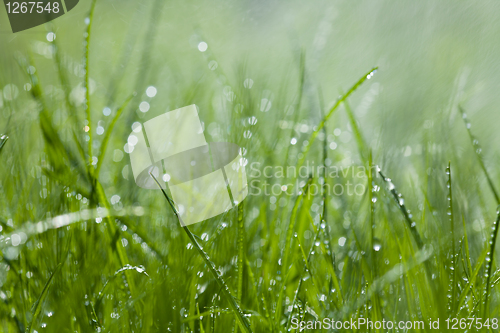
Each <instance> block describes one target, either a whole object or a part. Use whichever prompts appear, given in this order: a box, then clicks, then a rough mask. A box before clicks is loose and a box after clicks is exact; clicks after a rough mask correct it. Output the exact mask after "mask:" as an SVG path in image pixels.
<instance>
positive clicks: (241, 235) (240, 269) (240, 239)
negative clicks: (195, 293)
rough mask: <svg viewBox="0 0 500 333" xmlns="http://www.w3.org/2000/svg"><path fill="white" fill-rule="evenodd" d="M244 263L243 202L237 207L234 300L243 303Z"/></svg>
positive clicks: (236, 329)
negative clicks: (236, 261) (236, 266)
mask: <svg viewBox="0 0 500 333" xmlns="http://www.w3.org/2000/svg"><path fill="white" fill-rule="evenodd" d="M244 263H245V221H244V219H243V202H240V204H239V205H238V268H237V270H238V291H237V293H236V298H237V299H238V300H239V302H240V304H242V302H243V269H244ZM234 332H235V333H238V324H237V322H236V323H235V327H234Z"/></svg>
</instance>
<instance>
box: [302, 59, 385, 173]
mask: <svg viewBox="0 0 500 333" xmlns="http://www.w3.org/2000/svg"><path fill="white" fill-rule="evenodd" d="M377 70H378V67H373V68H372V69H371V70H370V71H369V72H367V73H366V74H365V75H363V76H362V77H361V78H360V79H359V80H358V81H357V82H356V83H355V84H354V85H353V86H352V87H351V88H350V89H349V90H348V91H347V92H346V93H345V94H344V95H342V96H340V97H339V98H338V99H337V101H336V102H335V104H333V106H332V107H331V108H330V110H329V111H328V113H327V114H326V116H324V117H323V119H322V120H321V122H320V123H319V125H318V127H317V128H316V130H315V131H314V132H313V133H312V134H311V136H310V137H309V139H308V144H307V146H306V147H305V149H304V150H303V152H302V154H303V156H302V158H301V159H300V160H299V161H298V163H297V166H298V167H300V166H302V165H303V164H304V161H305V159H306V157H307V153H308V152H309V150H310V149H311V147H312V145H313V143H314V141H315V139H316V137H317V136H318V134H319V132H320V131H321V130H322V129H323V127H324V126H325V124H326V122H327V121H328V119H330V117H331V116H332V115H333V113H334V112H335V110H337V109H338V107H339V105H340V104H342V103H343V102H344V101H345V100H346V99H347V98H348V97H349V96H351V94H352V93H353V92H355V91H356V89H358V88H359V87H360V86H361V85H362V84H363V82H365V81H366V80H368V79H370V78H371V77H372V76H373V75H374V73H375V72H376V71H377Z"/></svg>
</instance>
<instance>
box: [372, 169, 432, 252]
mask: <svg viewBox="0 0 500 333" xmlns="http://www.w3.org/2000/svg"><path fill="white" fill-rule="evenodd" d="M378 173H379V175H380V177H382V179H383V180H384V181H385V182H386V183H387V185H388V188H389V191H390V192H391V194H392V196H393V197H394V200H396V203H397V204H398V207H399V210H400V211H401V213H403V216H404V218H405V221H406V223H407V224H408V228H409V229H410V231H411V234H412V236H413V239H414V240H415V243H417V246H418V248H419V249H421V248H422V247H423V245H424V243H423V242H422V238H420V234H419V233H418V231H417V229H416V226H417V225H416V223H415V222H413V221H412V219H411V217H410V213H408V210H407V209H406V206H405V204H404V199H403V197H402V195H401V193H398V191H397V190H396V187H395V186H394V184H393V183H392V180H391V179H390V178H387V177H385V176H384V174H383V173H382V171H381V170H380V169H379V170H378Z"/></svg>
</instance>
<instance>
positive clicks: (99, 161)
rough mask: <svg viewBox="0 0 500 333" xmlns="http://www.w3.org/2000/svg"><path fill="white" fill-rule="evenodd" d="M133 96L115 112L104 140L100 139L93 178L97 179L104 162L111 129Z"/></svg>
mask: <svg viewBox="0 0 500 333" xmlns="http://www.w3.org/2000/svg"><path fill="white" fill-rule="evenodd" d="M134 96H135V93H134V94H132V95H130V96H129V97H128V98H127V99H126V100H125V102H123V104H122V105H121V106H120V107H119V108H118V110H116V114H115V116H114V117H113V120H112V121H111V123H110V124H109V127H108V129H107V130H106V134H105V135H104V138H103V139H102V142H101V153H100V154H99V157H98V159H97V165H96V168H95V176H96V177H99V171H100V170H101V166H102V162H103V160H104V155H105V154H106V148H107V147H108V142H109V138H110V137H111V133H112V132H113V129H114V128H115V125H116V122H117V121H118V118H120V116H121V114H122V112H123V110H125V108H126V107H127V105H128V103H129V102H130V101H131V100H132V98H133V97H134Z"/></svg>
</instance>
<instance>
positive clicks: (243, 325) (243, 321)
mask: <svg viewBox="0 0 500 333" xmlns="http://www.w3.org/2000/svg"><path fill="white" fill-rule="evenodd" d="M150 175H151V177H152V178H153V179H154V181H155V182H156V184H157V185H158V187H159V188H160V190H161V191H162V193H163V196H164V197H165V199H167V201H168V204H169V205H170V208H171V209H172V211H173V213H174V215H175V216H176V218H177V220H178V221H179V223H180V224H181V226H182V229H184V231H185V232H186V234H187V236H188V237H189V239H190V240H191V242H192V244H193V246H194V247H195V248H196V249H197V250H198V253H199V254H200V256H201V258H202V259H203V260H204V261H205V264H206V265H207V267H208V269H209V270H210V273H212V275H213V277H214V278H215V281H216V282H217V284H218V285H219V287H220V288H221V290H222V293H223V294H224V296H225V297H226V299H227V301H228V302H229V306H230V307H231V310H232V311H233V313H234V315H235V317H236V320H237V321H238V323H239V325H240V329H241V330H242V331H243V332H246V333H251V332H252V329H251V328H250V323H249V322H248V320H247V318H246V317H245V315H244V314H243V311H242V310H241V308H240V306H239V305H238V302H236V299H235V298H234V297H233V295H232V294H231V291H230V290H229V287H228V285H227V284H226V281H224V279H223V278H222V275H221V273H220V272H219V271H218V270H217V268H216V267H215V264H214V263H213V261H212V260H211V259H210V257H209V256H208V254H207V253H206V252H205V251H204V250H203V247H202V246H201V245H200V243H198V240H197V239H196V237H195V236H194V235H193V233H192V232H191V231H190V230H189V229H188V227H187V226H186V225H184V222H182V219H181V218H180V216H179V213H178V212H177V209H176V208H175V204H174V202H173V201H172V199H170V197H169V196H168V195H167V193H166V192H165V190H164V189H163V188H162V187H161V185H160V183H159V182H158V180H157V179H156V178H155V176H154V175H153V174H150Z"/></svg>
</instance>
